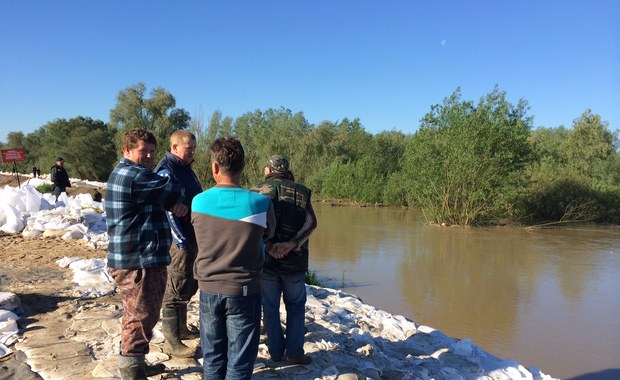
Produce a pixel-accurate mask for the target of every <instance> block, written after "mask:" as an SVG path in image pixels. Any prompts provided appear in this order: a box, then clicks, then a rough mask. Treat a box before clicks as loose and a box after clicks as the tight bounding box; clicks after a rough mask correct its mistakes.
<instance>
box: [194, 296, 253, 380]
mask: <svg viewBox="0 0 620 380" xmlns="http://www.w3.org/2000/svg"><path fill="white" fill-rule="evenodd" d="M260 300H261V295H260V293H256V294H252V295H249V296H245V297H243V296H224V295H221V294H212V293H206V292H203V291H202V290H201V291H200V347H201V348H202V355H203V359H204V363H203V378H204V379H227V380H233V379H234V380H237V379H250V378H251V377H252V371H253V370H254V362H255V361H256V356H257V355H258V341H259V338H260Z"/></svg>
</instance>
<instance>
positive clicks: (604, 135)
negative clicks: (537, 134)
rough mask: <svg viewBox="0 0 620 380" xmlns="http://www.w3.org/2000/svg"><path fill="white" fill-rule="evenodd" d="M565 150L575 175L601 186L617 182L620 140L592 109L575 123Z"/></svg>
mask: <svg viewBox="0 0 620 380" xmlns="http://www.w3.org/2000/svg"><path fill="white" fill-rule="evenodd" d="M561 147H562V149H563V151H564V152H565V154H566V163H567V166H568V167H569V168H570V169H571V170H572V171H574V172H576V173H577V174H579V175H581V176H585V177H587V178H590V179H591V180H592V181H594V184H596V185H599V186H601V185H606V184H610V183H611V182H612V181H613V176H612V170H611V168H612V167H613V165H614V162H615V159H616V156H617V152H616V149H617V147H618V138H617V135H615V134H614V133H612V132H611V131H609V123H608V122H606V121H602V120H601V117H600V116H599V115H597V114H593V113H592V111H591V110H589V109H588V110H586V111H585V112H584V113H583V114H582V115H581V116H580V117H579V118H577V119H576V120H574V121H573V128H572V129H571V130H570V132H569V133H568V134H567V136H566V138H565V139H564V140H563V144H562V145H561Z"/></svg>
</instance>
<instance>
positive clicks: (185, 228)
mask: <svg viewBox="0 0 620 380" xmlns="http://www.w3.org/2000/svg"><path fill="white" fill-rule="evenodd" d="M155 172H156V173H157V174H159V175H161V176H164V177H170V178H171V179H172V180H173V181H174V182H175V183H178V184H179V185H181V187H182V188H183V189H184V190H185V201H184V202H183V203H184V204H185V205H186V206H187V209H188V210H191V207H192V200H193V199H194V197H195V196H196V195H198V194H200V193H202V186H200V181H199V180H198V177H197V176H196V173H194V171H193V170H192V168H191V166H190V165H185V164H184V163H183V161H181V159H180V158H178V157H177V156H175V155H174V154H172V153H170V152H166V156H165V157H164V158H162V160H161V161H160V162H159V164H157V166H156V167H155ZM167 214H168V221H169V222H170V228H171V230H172V239H173V240H174V242H175V243H176V245H178V246H179V248H185V245H186V244H187V240H188V239H195V237H194V228H193V227H192V224H191V221H190V216H189V213H188V215H187V216H186V217H184V218H179V217H177V216H176V215H174V214H173V213H172V212H168V213H167Z"/></svg>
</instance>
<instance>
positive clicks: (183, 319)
mask: <svg viewBox="0 0 620 380" xmlns="http://www.w3.org/2000/svg"><path fill="white" fill-rule="evenodd" d="M177 313H179V329H180V330H181V339H198V338H200V331H196V330H195V329H193V328H192V329H190V328H188V326H187V304H185V305H180V306H177Z"/></svg>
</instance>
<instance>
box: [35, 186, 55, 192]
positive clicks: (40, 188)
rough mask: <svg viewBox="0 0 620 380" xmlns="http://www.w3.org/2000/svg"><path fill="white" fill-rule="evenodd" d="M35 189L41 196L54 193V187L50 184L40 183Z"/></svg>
mask: <svg viewBox="0 0 620 380" xmlns="http://www.w3.org/2000/svg"><path fill="white" fill-rule="evenodd" d="M36 189H37V191H38V192H39V193H41V194H45V193H51V192H53V191H54V185H53V184H51V183H42V184H40V185H39V186H37V187H36Z"/></svg>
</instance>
